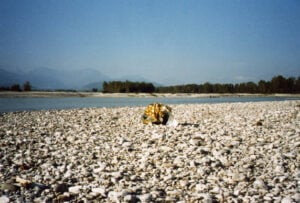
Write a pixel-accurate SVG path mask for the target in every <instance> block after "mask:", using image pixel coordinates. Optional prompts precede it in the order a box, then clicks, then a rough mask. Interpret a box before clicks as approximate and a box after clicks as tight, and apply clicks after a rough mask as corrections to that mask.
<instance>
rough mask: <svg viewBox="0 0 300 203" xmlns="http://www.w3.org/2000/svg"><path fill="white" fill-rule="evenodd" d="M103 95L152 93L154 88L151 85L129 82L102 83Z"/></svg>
mask: <svg viewBox="0 0 300 203" xmlns="http://www.w3.org/2000/svg"><path fill="white" fill-rule="evenodd" d="M102 92H104V93H141V92H144V93H153V92H155V87H154V85H153V84H152V83H146V82H131V81H128V80H127V81H125V82H122V81H111V82H106V81H105V82H103V90H102Z"/></svg>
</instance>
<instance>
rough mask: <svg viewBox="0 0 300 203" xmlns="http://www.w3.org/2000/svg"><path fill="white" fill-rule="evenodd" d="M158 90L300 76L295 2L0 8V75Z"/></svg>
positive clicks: (110, 0)
mask: <svg viewBox="0 0 300 203" xmlns="http://www.w3.org/2000/svg"><path fill="white" fill-rule="evenodd" d="M39 67H48V68H53V69H85V68H89V69H96V70H99V71H101V72H102V73H103V74H106V75H109V76H114V77H122V76H124V75H140V76H143V77H145V78H147V79H149V80H152V81H155V82H160V83H164V84H183V83H203V82H206V81H209V82H220V83H224V82H231V83H235V82H244V81H250V80H251V81H258V80H259V79H265V80H269V79H271V77H272V76H275V75H278V74H281V75H283V76H285V77H290V76H299V75H300V1H299V0H230V1H227V0H195V1H190V0H182V1H179V0H170V1H167V0H157V1H156V0H137V1H131V0H120V1H116V0H95V1H92V0H80V1H79V0H78V1H77V0H36V1H33V0H17V1H14V0H0V68H1V69H10V70H23V71H26V70H30V69H35V68H39Z"/></svg>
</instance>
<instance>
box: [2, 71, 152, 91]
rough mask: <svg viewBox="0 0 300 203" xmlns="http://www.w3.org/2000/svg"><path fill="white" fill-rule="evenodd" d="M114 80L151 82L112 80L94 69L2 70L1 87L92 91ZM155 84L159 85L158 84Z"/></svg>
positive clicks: (128, 78)
mask: <svg viewBox="0 0 300 203" xmlns="http://www.w3.org/2000/svg"><path fill="white" fill-rule="evenodd" d="M112 80H119V81H125V80H130V81H135V82H150V81H149V80H147V79H145V78H143V77H141V76H137V75H128V76H123V77H121V78H112V77H109V76H107V75H105V74H103V73H101V72H100V71H98V70H94V69H80V70H55V69H51V68H37V69H34V70H31V71H28V72H25V71H24V72H16V71H8V70H5V69H0V87H10V86H11V85H13V84H19V85H21V86H22V85H23V84H24V83H25V82H26V81H29V82H30V84H31V86H32V89H34V90H57V89H64V90H67V89H72V90H91V89H93V88H96V89H98V90H102V84H103V82H104V81H112ZM154 84H156V85H158V84H157V83H154Z"/></svg>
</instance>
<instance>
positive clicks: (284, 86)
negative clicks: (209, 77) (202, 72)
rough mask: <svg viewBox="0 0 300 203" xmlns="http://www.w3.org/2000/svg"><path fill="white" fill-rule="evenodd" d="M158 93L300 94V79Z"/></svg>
mask: <svg viewBox="0 0 300 203" xmlns="http://www.w3.org/2000/svg"><path fill="white" fill-rule="evenodd" d="M156 92H158V93H261V94H271V93H300V77H298V78H294V77H289V78H284V77H283V76H281V75H278V76H275V77H273V78H272V79H271V81H265V80H260V81H259V82H258V83H254V82H246V83H239V84H219V83H216V84H212V83H209V82H206V83H204V84H187V85H176V86H167V87H157V88H156Z"/></svg>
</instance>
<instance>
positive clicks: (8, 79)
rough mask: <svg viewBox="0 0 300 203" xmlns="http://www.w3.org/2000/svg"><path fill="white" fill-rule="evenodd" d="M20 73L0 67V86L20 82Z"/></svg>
mask: <svg viewBox="0 0 300 203" xmlns="http://www.w3.org/2000/svg"><path fill="white" fill-rule="evenodd" d="M22 81H23V80H22V75H21V74H18V73H14V72H10V71H7V70H3V69H0V86H1V87H5V86H7V87H9V86H11V85H13V84H19V83H21V82H22Z"/></svg>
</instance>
